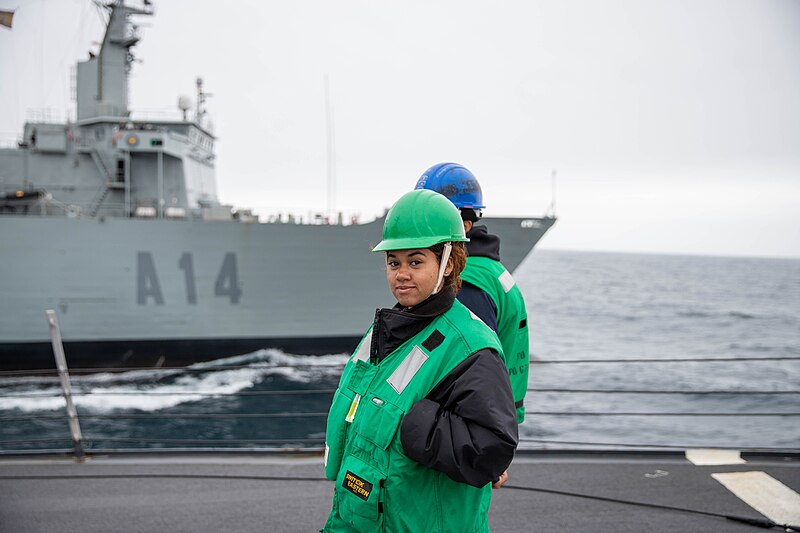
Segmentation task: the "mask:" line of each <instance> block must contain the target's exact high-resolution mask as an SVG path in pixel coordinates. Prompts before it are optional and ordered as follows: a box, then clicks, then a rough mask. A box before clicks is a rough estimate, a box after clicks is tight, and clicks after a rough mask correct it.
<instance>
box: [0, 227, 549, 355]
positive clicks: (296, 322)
mask: <svg viewBox="0 0 800 533" xmlns="http://www.w3.org/2000/svg"><path fill="white" fill-rule="evenodd" d="M553 221H554V219H551V218H544V219H521V218H503V219H487V225H488V226H489V228H490V230H491V231H492V232H493V233H497V234H498V235H500V236H501V239H502V243H503V244H502V246H503V248H502V250H501V253H502V254H503V256H504V261H505V262H506V264H507V265H508V267H509V269H510V270H512V271H513V269H514V268H516V266H517V265H518V264H519V263H520V262H521V261H522V260H523V259H524V258H525V256H526V255H527V254H528V252H529V251H530V250H531V249H532V248H533V246H534V245H535V244H536V242H538V240H539V239H540V238H541V237H542V235H544V233H545V232H546V231H547V229H548V228H549V227H550V225H552V223H553ZM382 222H383V221H382V219H378V220H376V221H374V222H371V223H368V224H358V225H351V226H336V225H303V224H245V223H236V222H209V221H202V220H183V221H180V220H163V219H157V220H137V219H120V218H108V219H105V220H101V219H73V218H64V217H37V216H4V217H2V218H0V253H1V254H2V261H0V294H2V298H0V368H3V369H20V370H24V369H35V368H52V367H53V359H52V347H51V345H50V334H49V328H48V325H47V321H46V319H45V310H47V309H54V310H56V313H57V316H58V321H59V325H60V328H61V334H62V338H63V341H64V346H65V351H66V354H67V359H68V362H69V364H70V366H72V367H76V366H79V367H94V368H97V367H110V366H151V365H156V364H163V365H182V364H188V363H192V362H196V361H203V360H209V359H215V358H219V357H226V356H230V355H236V354H241V353H248V352H251V351H254V350H256V349H260V348H270V347H274V348H280V349H284V350H287V351H289V352H291V353H304V354H318V353H337V352H347V351H350V350H351V349H352V348H353V347H354V346H355V343H356V342H357V340H358V338H359V337H360V336H361V335H362V334H363V332H364V331H365V329H366V328H367V327H368V326H369V324H370V321H371V319H372V316H373V314H374V311H375V308H376V307H381V306H390V305H392V304H393V300H392V298H391V294H390V293H389V291H388V290H387V289H386V281H385V278H384V271H383V260H382V256H381V254H373V253H370V249H371V247H372V246H373V245H374V244H375V243H377V241H378V240H379V238H380V234H381V227H382Z"/></svg>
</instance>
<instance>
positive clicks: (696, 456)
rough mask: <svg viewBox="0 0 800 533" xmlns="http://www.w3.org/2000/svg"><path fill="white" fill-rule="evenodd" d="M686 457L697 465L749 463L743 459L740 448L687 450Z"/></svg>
mask: <svg viewBox="0 0 800 533" xmlns="http://www.w3.org/2000/svg"><path fill="white" fill-rule="evenodd" d="M686 459H688V460H689V461H690V462H691V463H692V464H694V465H697V466H722V465H743V464H745V463H747V461H745V460H744V459H742V455H741V453H740V452H739V451H738V450H714V449H697V450H686Z"/></svg>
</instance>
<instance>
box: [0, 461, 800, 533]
mask: <svg viewBox="0 0 800 533" xmlns="http://www.w3.org/2000/svg"><path fill="white" fill-rule="evenodd" d="M153 478H162V479H224V480H228V479H235V480H246V481H312V482H320V481H325V482H327V481H330V480H328V479H326V478H322V477H310V476H241V475H235V476H230V475H215V474H80V475H77V474H75V475H52V476H50V475H22V476H14V475H11V476H4V475H0V479H8V480H18V481H22V480H40V479H46V480H58V479H153ZM503 489H511V490H522V491H528V492H542V493H546V494H555V495H558V496H570V497H574V498H584V499H589V500H596V501H602V502H609V503H619V504H624V505H635V506H638V507H647V508H650V509H660V510H665V511H677V512H683V513H690V514H697V515H703V516H711V517H715V518H724V519H726V520H732V521H735V522H739V523H743V524H748V525H751V526H755V527H759V528H762V529H771V528H775V527H778V528H782V529H785V530H786V531H800V526H793V525H789V524H776V523H775V522H773V521H772V520H769V519H766V518H756V517H749V516H738V515H728V514H722V513H715V512H713V511H702V510H699V509H688V508H685V507H675V506H671V505H661V504H655V503H647V502H638V501H632V500H623V499H620V498H609V497H606V496H596V495H592V494H582V493H578V492H569V491H563V490H554V489H545V488H541V487H522V486H517V485H503Z"/></svg>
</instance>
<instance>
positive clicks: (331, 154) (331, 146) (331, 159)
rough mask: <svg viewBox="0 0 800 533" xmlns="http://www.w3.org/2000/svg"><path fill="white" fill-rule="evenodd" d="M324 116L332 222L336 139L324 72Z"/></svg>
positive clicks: (329, 205)
mask: <svg viewBox="0 0 800 533" xmlns="http://www.w3.org/2000/svg"><path fill="white" fill-rule="evenodd" d="M325 116H326V123H327V141H328V143H327V148H328V151H327V156H328V172H327V178H328V221H329V223H333V221H334V220H335V215H336V213H335V211H336V139H335V137H334V129H335V127H334V122H333V105H332V104H331V95H330V84H329V83H328V74H327V73H326V74H325Z"/></svg>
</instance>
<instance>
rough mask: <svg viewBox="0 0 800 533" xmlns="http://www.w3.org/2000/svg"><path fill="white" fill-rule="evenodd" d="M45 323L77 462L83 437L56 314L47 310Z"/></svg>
mask: <svg viewBox="0 0 800 533" xmlns="http://www.w3.org/2000/svg"><path fill="white" fill-rule="evenodd" d="M46 313H47V323H48V325H49V326H50V339H51V341H52V343H53V354H54V355H55V358H56V367H57V368H58V377H59V378H60V379H61V389H62V390H63V391H64V400H66V402H67V417H68V418H69V431H70V433H71V434H72V444H73V449H74V451H75V458H76V459H77V460H79V461H82V460H83V459H84V452H83V436H82V435H81V425H80V423H79V422H78V412H77V411H76V410H75V404H74V403H73V402H72V387H71V386H70V382H69V370H68V369H67V358H66V357H65V356H64V345H63V344H62V343H61V331H59V329H58V320H56V312H55V311H54V310H52V309H48V310H47V311H46Z"/></svg>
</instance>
